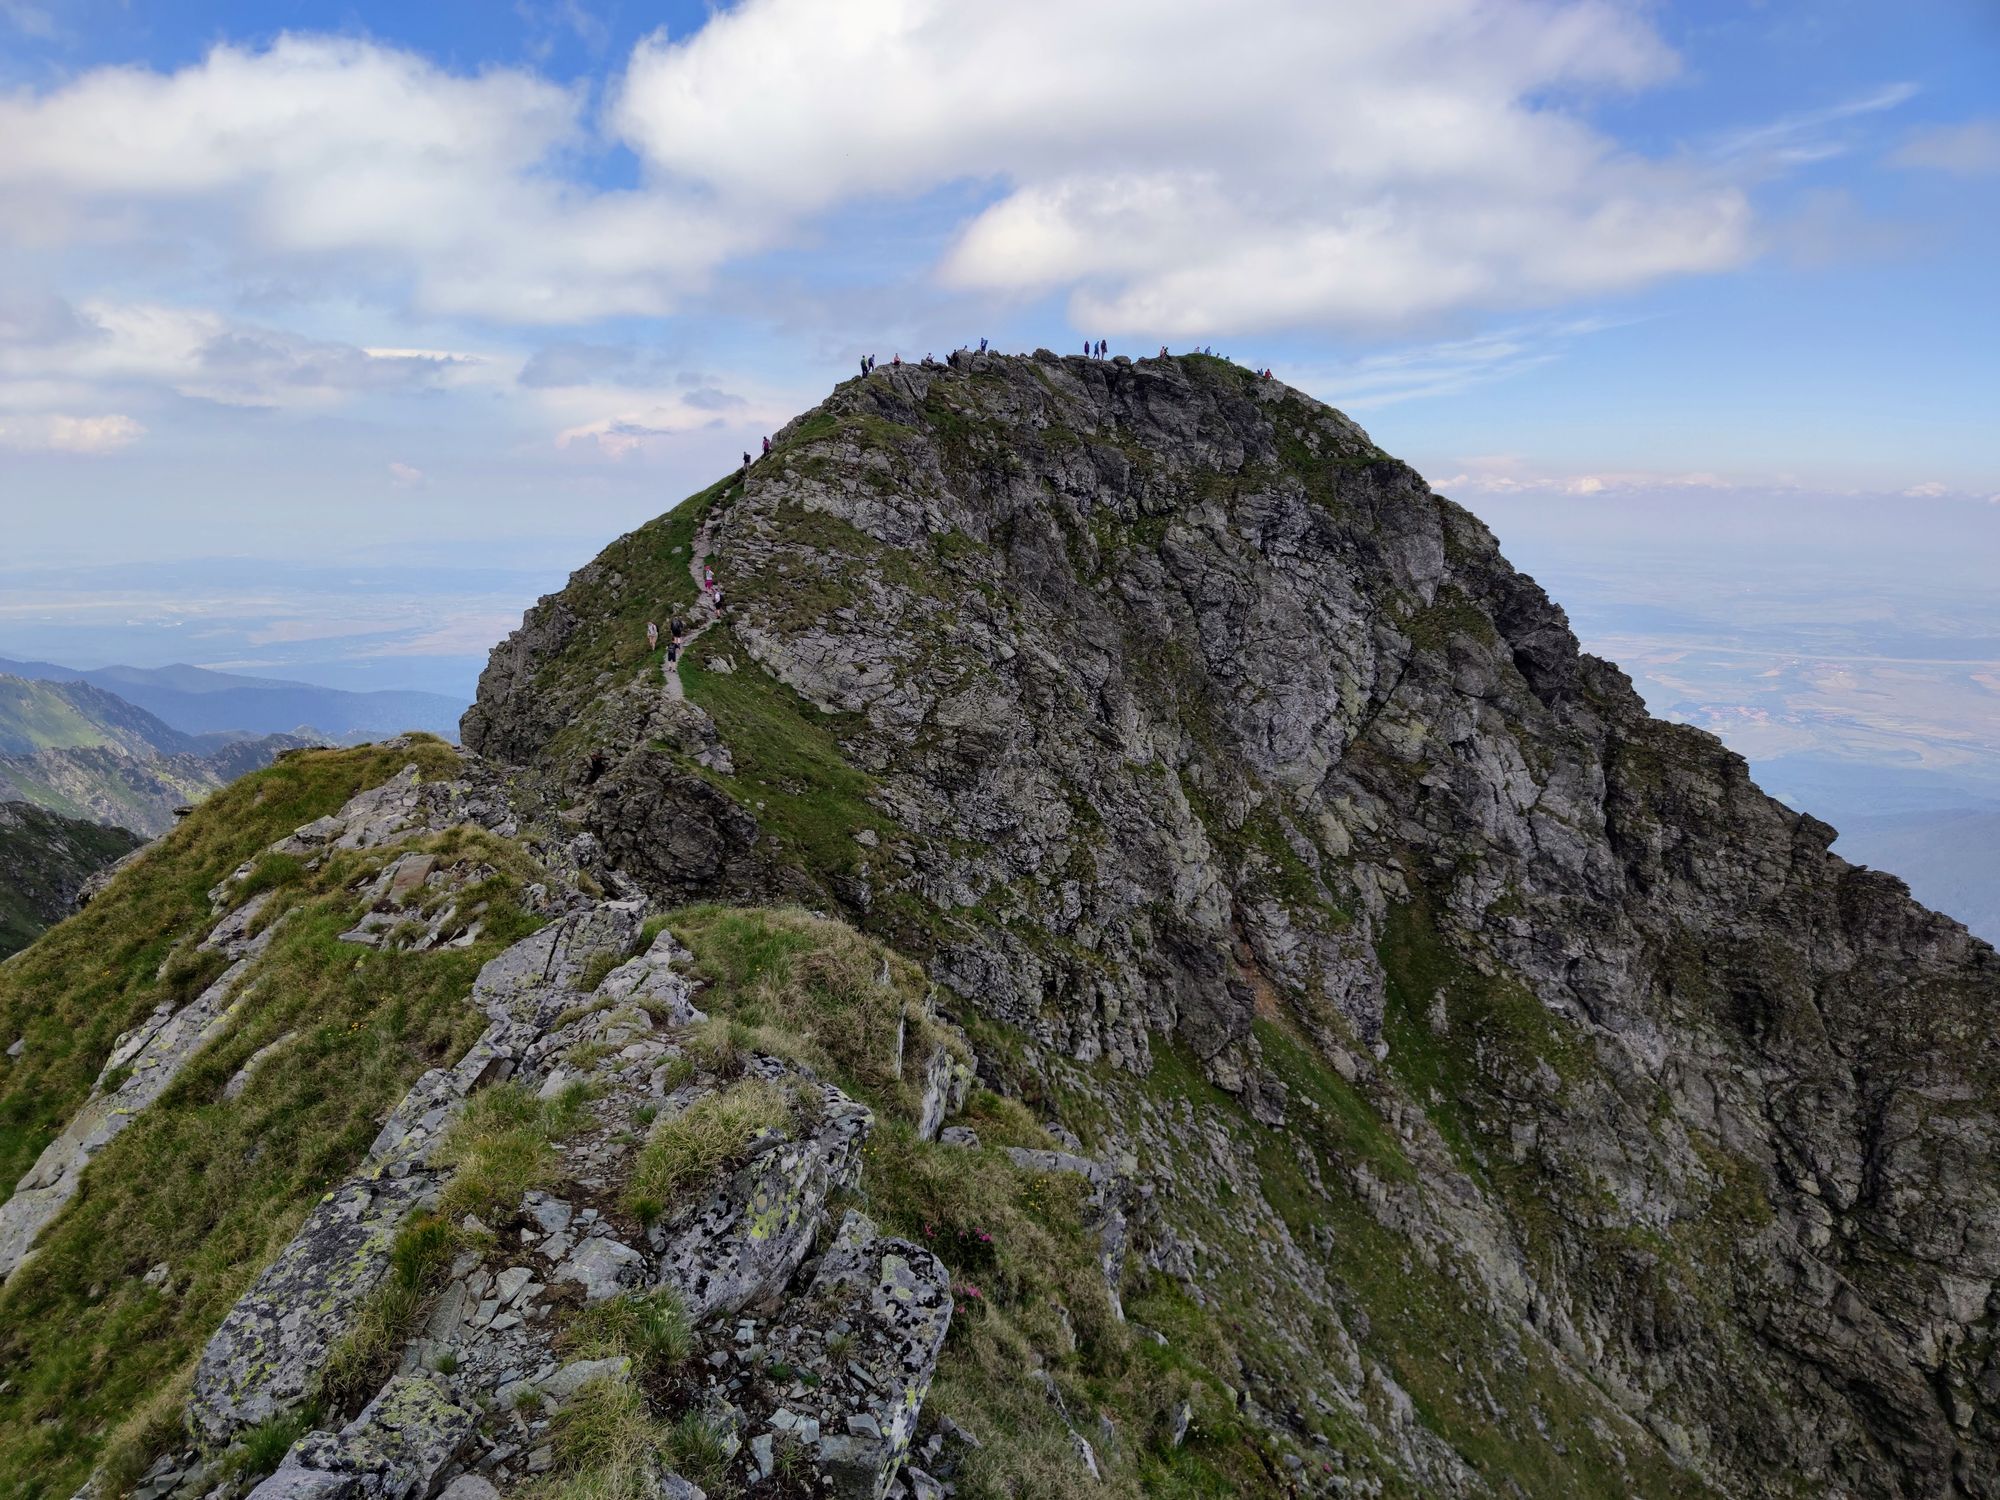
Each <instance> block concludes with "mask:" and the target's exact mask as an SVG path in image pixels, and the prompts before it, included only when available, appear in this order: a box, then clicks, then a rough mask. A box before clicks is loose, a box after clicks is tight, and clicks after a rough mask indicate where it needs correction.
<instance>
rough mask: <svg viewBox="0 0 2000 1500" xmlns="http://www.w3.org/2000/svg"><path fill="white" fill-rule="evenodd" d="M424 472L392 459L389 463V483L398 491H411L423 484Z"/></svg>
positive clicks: (413, 465) (411, 465) (412, 465)
mask: <svg viewBox="0 0 2000 1500" xmlns="http://www.w3.org/2000/svg"><path fill="white" fill-rule="evenodd" d="M424 477H425V476H424V471H423V470H422V469H420V468H418V467H417V466H416V465H415V464H406V463H403V462H402V461H401V460H397V459H392V460H391V461H390V463H389V482H390V483H391V484H393V485H395V486H396V487H397V488H398V489H406V490H412V489H416V488H418V487H420V486H421V485H422V484H423V483H424Z"/></svg>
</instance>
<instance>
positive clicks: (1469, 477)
mask: <svg viewBox="0 0 2000 1500" xmlns="http://www.w3.org/2000/svg"><path fill="white" fill-rule="evenodd" d="M1464 464H1465V468H1464V470H1463V472H1461V473H1457V474H1453V475H1450V476H1449V477H1447V478H1443V479H1433V480H1431V481H1430V484H1431V488H1432V489H1434V490H1437V491H1438V492H1439V493H1440V494H1457V495H1613V494H1622V493H1626V492H1631V491H1640V490H1731V489H1738V488H1744V487H1745V486H1742V485H1739V484H1738V483H1737V482H1736V481H1733V480H1730V479H1726V478H1724V477H1723V476H1722V475H1720V474H1711V473H1708V472H1707V471H1705V470H1703V471H1694V472H1689V473H1678V474H1674V473H1647V472H1643V471H1637V470H1632V471H1615V472H1601V473H1567V474H1565V473H1553V472H1548V471H1544V470H1537V469H1535V468H1533V467H1532V466H1530V465H1529V464H1527V463H1525V462H1524V461H1523V460H1521V459H1519V458H1516V457H1513V456H1511V455H1506V454H1500V455H1493V456H1488V457H1480V458H1469V459H1466V460H1464ZM1773 487H1774V486H1770V485H1763V486H1758V488H1760V489H1769V488H1773ZM1776 487H1778V488H1783V487H1785V486H1776Z"/></svg>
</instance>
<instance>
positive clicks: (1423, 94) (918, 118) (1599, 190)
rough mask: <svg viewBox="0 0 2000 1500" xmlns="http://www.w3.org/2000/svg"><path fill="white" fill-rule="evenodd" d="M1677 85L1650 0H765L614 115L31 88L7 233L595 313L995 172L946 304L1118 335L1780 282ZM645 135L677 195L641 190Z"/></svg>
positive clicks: (201, 68)
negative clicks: (964, 299) (1031, 315)
mask: <svg viewBox="0 0 2000 1500" xmlns="http://www.w3.org/2000/svg"><path fill="white" fill-rule="evenodd" d="M531 9H532V10H533V12H534V14H535V15H536V16H539V17H541V18H542V19H543V20H544V21H545V22H546V23H547V24H548V25H550V26H556V25H562V26H567V27H569V28H570V29H573V30H576V31H577V33H578V34H579V35H581V36H586V38H587V37H588V35H589V34H590V33H591V25H592V22H591V17H590V15H589V13H588V12H585V11H582V10H580V9H578V8H577V7H576V6H574V5H570V4H567V3H564V4H555V5H544V6H535V7H531ZM1675 67H1676V59H1675V57H1674V55H1673V53H1672V52H1671V50H1670V49H1669V48H1668V47H1667V46H1666V45H1665V44H1664V43H1663V42H1662V41H1661V39H1660V38H1659V36H1658V34H1657V33H1656V32H1655V31H1654V30H1653V28H1652V27H1651V26H1650V24H1648V22H1647V21H1646V20H1645V19H1644V18H1643V14H1642V12H1640V11H1638V10H1636V9H1632V8H1628V7H1626V6H1623V5H1619V4H1614V3H1611V0H1399V3H1397V4H1394V5H1383V4H1380V3H1379V0H1180V3H1177V4H1164V3H1160V0H1095V3H1093V4H1088V5H1079V4H1076V3H1075V0H1014V3H1011V4H1009V5H1006V6H974V5H964V4H959V3H954V0H848V3H845V4H842V5H839V6H829V5H825V4H823V3H820V0H742V3H740V4H737V5H735V6H733V7H731V8H728V9H721V10H717V11H716V12H714V13H713V14H712V15H711V16H710V17H709V19H708V20H707V22H706V24H704V25H703V26H702V27H700V28H699V29H698V30H696V31H694V32H692V33H690V34H689V35H688V36H687V37H686V38H681V39H670V38H668V37H667V36H666V35H665V34H664V33H661V34H656V35H655V36H653V37H652V38H649V39H648V40H646V41H645V42H643V43H641V44H640V45H639V46H638V47H637V48H636V49H635V50H634V52H633V54H632V56H631V58H630V61H629V64H628V66H627V67H626V69H625V72H624V74H623V77H622V78H621V79H620V80H619V82H618V84H617V86H616V88H615V90H614V97H613V98H612V99H611V100H610V101H609V103H608V105H607V106H606V108H605V109H604V110H603V112H602V117H601V118H600V117H599V115H598V113H597V112H596V110H595V108H594V104H593V101H592V99H591V98H590V95H589V92H588V89H587V87H585V86H582V85H579V86H577V87H564V86H561V85H558V84H556V83H553V82H551V81H550V80H548V79H547V78H545V77H543V76H541V75H539V74H537V73H535V72H532V71H526V70H521V69H511V68H489V69H486V70H484V71H481V72H479V73H476V74H470V75H467V74H462V73H454V72H452V71H450V70H448V69H446V68H443V67H440V66H437V65H435V64H433V63H432V62H430V61H429V60H427V59H425V58H422V57H419V56H416V55H414V54H412V53H408V52H404V51H400V50H397V49H395V48H392V47H387V46H382V45H379V44H376V43H372V42H368V41H361V40H354V39H347V38H329V37H318V36H302V35H287V36H281V37H280V38H279V39H278V40H277V41H275V42H274V43H272V44H271V45H270V46H269V47H267V48H263V49H255V48H245V47H239V46H233V45H223V46H218V47H216V48H215V49H214V50H213V51H211V52H210V53H209V54H208V55H207V56H206V57H205V58H203V59H202V60H201V61H200V62H198V63H194V64H191V65H189V66H187V67H183V68H181V69H179V70H177V71H174V72H170V73H160V72H153V71H149V70H146V69H143V68H134V67H107V68H98V69H95V70H92V71H90V72H87V73H84V74H82V75H80V76H78V77H76V78H75V79H73V80H72V81H69V82H67V83H64V84H61V85H59V86H55V87H53V88H49V89H46V90H43V91H40V92H36V91H32V90H31V91H26V92H22V93H17V94H14V95H12V96H8V97H0V139H4V140H6V141H7V142H8V150H7V151H6V152H5V153H0V234H4V235H9V236H11V237H12V238H14V239H15V240H16V241H17V242H19V243H22V244H25V245H33V246H38V247H40V248H41V249H43V250H57V249H61V248H64V247H73V246H75V245H77V244H79V243H85V244H91V245H95V246H99V247H108V248H112V249H119V248H124V249H130V248H132V247H135V246H137V245H141V244H144V243H146V242H147V241H148V239H149V237H152V236H159V237H163V238H164V239H165V240H166V241H168V242H170V243H175V244H180V245H186V246H190V247H198V248H199V250H200V251H201V252H202V253H205V254H207V255H209V256H210V257H212V258H213V259H214V260H216V261H217V262H219V263H220V264H221V265H224V266H226V267H228V268H229V274H230V275H232V276H236V277H239V278H248V279H250V280H252V281H257V280H263V281H269V282H272V283H274V284H279V285H283V286H284V287H286V288H287V289H288V290H289V291H291V292H292V293H293V294H294V295H305V296H310V295H312V294H313V293H314V292H315V291H318V292H323V293H331V294H334V295H337V296H340V297H347V298H352V297H355V296H360V297H364V298H366V299H370V300H374V301H383V300H387V301H390V302H392V303H396V304H398V305H399V306H400V305H403V304H407V305H408V306H410V307H412V308H413V309H414V310H415V311H417V312H418V313H420V314H425V315H433V316H439V317H447V318H450V317H465V318H477V319H484V320H492V321H499V322H506V323H514V324H572V323H585V322H590V321H593V320H597V319H602V318H608V317H613V316H623V315H636V316H658V315H662V314H666V313H668V312H670V311H672V310H674V309H675V308H676V307H677V306H679V305H680V303H681V302H682V301H683V300H684V299H685V298H686V297H688V296H689V295H690V294H692V293H694V292H696V291H698V290H699V289H700V288H701V287H702V286H703V285H704V284H705V282H706V279H707V278H708V277H709V276H710V275H711V274H712V273H713V272H714V271H715V270H716V269H717V268H718V267H720V266H722V265H724V264H727V263H729V262H731V261H733V260H736V259H739V258H741V257H743V256H745V255H747V254H751V253H755V252H758V251H761V250H766V249H769V248H772V247H774V246H778V245H782V244H788V243H796V242H797V240H798V239H799V237H800V236H801V235H802V234H803V233H805V232H806V226H807V225H809V224H810V223H812V222H813V221H815V220H817V219H819V218H820V217H821V216H823V215H825V214H826V213H828V212H830V211H832V210H835V209H838V208H841V207H845V206H850V205H855V204H858V203H865V202H866V201H868V200H870V199H873V198H878V197H882V196H889V197H913V196H921V195H924V194H927V193H930V192H933V191H935V190H937V189H940V188H943V187H947V186H951V185H956V184H964V183H967V182H971V183H974V184H980V185H990V187H991V188H992V190H993V191H994V192H995V193H996V194H997V197H996V198H995V199H994V200H993V201H992V202H991V203H990V205H989V206H988V207H987V208H986V209H985V211H984V212H981V213H978V214H977V215H976V216H975V217H974V218H973V219H972V220H971V222H970V223H967V224H964V225H962V226H960V227H961V230H962V232H961V233H960V234H958V235H957V237H956V239H955V242H954V243H952V244H951V246H950V247H949V249H948V251H947V252H946V254H945V255H944V257H943V259H942V263H941V266H940V271H941V274H942V277H943V279H944V280H945V281H946V282H947V284H950V285H953V286H957V287H960V288H971V289H977V290H984V291H999V292H1002V293H1006V294H1014V293H1037V292H1042V291H1047V290H1051V289H1054V290H1064V289H1067V290H1069V291H1070V292H1071V293H1072V295H1073V299H1074V301H1073V309H1072V310H1073V312H1074V314H1075V316H1076V317H1077V319H1078V320H1079V321H1080V322H1081V323H1083V324H1084V325H1086V326H1087V327H1090V328H1092V329H1093V330H1095V329H1099V328H1101V329H1102V330H1103V331H1105V332H1107V333H1117V332H1123V331H1138V330H1140V329H1142V328H1143V329H1145V330H1148V331H1158V332H1161V333H1163V334H1167V335H1170V336H1175V337H1187V336H1189V335H1191V334H1196V333H1208V332H1216V331H1220V330H1221V329H1223V328H1226V327H1229V328H1241V329H1250V328H1260V327H1268V326H1274V325H1278V324H1283V323H1289V322H1295V321H1309V322H1317V323H1322V324H1342V325H1369V326H1384V325H1394V324H1398V323H1405V322H1409V321H1411V320H1417V319H1422V318H1425V317H1427V316H1430V315H1433V314H1437V313H1441V312H1446V311H1450V310H1455V309H1463V308H1490V307H1495V306H1519V305H1534V304H1544V303H1551V302H1558V301H1561V300H1563V299H1566V298H1572V297H1579V296H1593V295H1597V294H1600V293H1604V292H1610V291H1617V290H1620V289H1623V288H1626V287H1630V286H1634V285H1637V284H1639V283H1642V282H1645V281H1649V280H1652V279H1655V278H1658V277H1663V276H1672V275H1680V274H1687V273H1695V272H1704V271H1713V270H1717V269H1721V268H1724V267H1727V266H1730V265H1734V264H1736V263H1738V262H1739V261H1741V260H1742V259H1743V258H1744V257H1745V256H1746V255H1747V254H1748V253H1749V247H1750V235H1749V233H1748V228H1749V222H1748V221H1749V209H1748V206H1747V203H1746V200H1745V198H1744V197H1743V195H1742V193H1741V192H1740V191H1739V190H1738V189H1737V188H1736V187H1735V186H1733V185H1731V184H1730V183H1729V182H1728V181H1727V180H1725V179H1723V178H1722V177H1718V176H1714V175H1710V174H1709V172H1708V169H1706V168H1701V169H1697V168H1693V167H1689V166H1686V165H1683V164H1679V163H1676V162H1672V161H1666V160H1659V159H1650V158H1646V157H1643V156H1639V155H1636V154H1633V153H1631V152H1627V151H1623V150H1621V149H1619V147H1618V146H1617V144H1616V143H1615V142H1614V141H1612V140H1611V139H1610V138H1609V137H1607V136H1606V135H1605V134H1603V133H1602V132H1600V131H1598V130H1597V129H1595V128H1594V127H1593V126H1592V125H1591V124H1590V123H1589V121H1588V118H1587V114H1586V111H1585V106H1584V102H1583V101H1584V98H1585V96H1587V95H1588V94H1590V93H1592V92H1594V91H1600V90H1620V91H1626V90H1633V89H1639V88H1644V87H1647V86H1649V85H1653V84H1656V83H1658V82H1660V81H1662V80H1663V79H1665V78H1667V77H1669V76H1670V75H1671V74H1672V73H1673V71H1674V69H1675ZM621 143H623V144H629V145H630V147H631V148H632V149H633V150H634V151H635V152H636V153H637V154H638V157H639V159H640V162H641V164H642V168H643V170H642V173H641V175H640V179H639V180H638V181H637V182H636V183H635V184H634V185H632V186H629V187H624V186H621V187H606V186H603V185H602V183H601V180H600V179H601V178H602V176H603V173H602V172H601V171H600V168H601V166H602V165H603V163H604V162H605V161H606V160H607V155H608V153H610V152H611V151H612V150H613V149H614V148H615V147H617V146H618V145H619V144H621Z"/></svg>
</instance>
